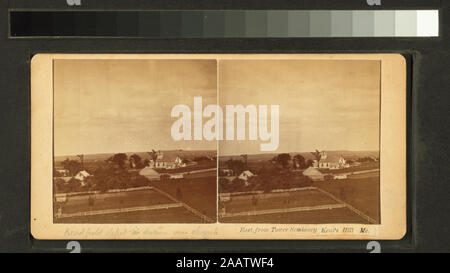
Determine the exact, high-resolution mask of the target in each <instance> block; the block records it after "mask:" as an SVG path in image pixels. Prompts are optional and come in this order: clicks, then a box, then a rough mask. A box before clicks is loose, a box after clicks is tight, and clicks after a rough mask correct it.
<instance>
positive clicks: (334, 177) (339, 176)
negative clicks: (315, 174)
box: [333, 174, 347, 180]
mask: <svg viewBox="0 0 450 273" xmlns="http://www.w3.org/2000/svg"><path fill="white" fill-rule="evenodd" d="M333 179H337V180H341V179H347V175H346V174H336V175H334V176H333Z"/></svg>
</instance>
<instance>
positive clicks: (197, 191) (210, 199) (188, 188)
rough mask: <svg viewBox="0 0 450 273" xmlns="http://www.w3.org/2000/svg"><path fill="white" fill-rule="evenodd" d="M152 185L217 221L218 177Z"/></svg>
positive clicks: (152, 182) (155, 182)
mask: <svg viewBox="0 0 450 273" xmlns="http://www.w3.org/2000/svg"><path fill="white" fill-rule="evenodd" d="M150 185H151V186H153V187H155V188H158V189H160V190H162V191H163V192H165V193H167V194H169V195H171V196H172V197H174V198H176V199H177V200H179V201H180V202H183V203H185V204H187V205H188V206H190V207H192V208H194V209H195V210H198V211H199V212H200V213H202V214H204V215H206V216H207V217H209V218H211V219H213V220H214V221H215V220H216V196H217V192H216V176H215V173H214V176H207V177H205V176H203V177H200V178H193V179H189V178H184V179H172V180H169V181H151V182H150Z"/></svg>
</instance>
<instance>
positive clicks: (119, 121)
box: [49, 59, 217, 224]
mask: <svg viewBox="0 0 450 273" xmlns="http://www.w3.org/2000/svg"><path fill="white" fill-rule="evenodd" d="M216 87H217V62H216V60H215V59H212V60H211V59H205V60H189V59H181V60H171V59H167V60H165V59H156V60H148V59H141V60H132V59H118V60H114V59H55V60H53V96H54V100H53V222H54V223H99V224H101V223H215V222H216V215H217V213H216V212H217V201H216V196H217V188H216V180H217V175H216V174H217V153H216V151H217V147H216V146H217V142H215V141H207V140H197V141H188V140H186V138H184V139H176V138H175V139H174V134H173V132H171V130H173V127H176V126H175V124H174V122H175V123H176V118H175V117H176V116H177V109H176V107H174V106H175V105H179V108H181V110H183V109H184V108H189V109H195V105H194V104H195V99H194V98H195V97H198V96H201V98H202V102H203V103H204V104H215V103H216V101H217V92H216ZM183 107H184V108H183ZM193 112H195V110H194V111H193ZM192 115H193V116H194V115H195V113H192ZM171 128H172V129H171ZM194 137H195V136H194ZM49 182H50V181H49Z"/></svg>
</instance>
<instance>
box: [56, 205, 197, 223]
mask: <svg viewBox="0 0 450 273" xmlns="http://www.w3.org/2000/svg"><path fill="white" fill-rule="evenodd" d="M55 223H90V224H104V223H116V224H118V223H205V221H204V220H203V219H202V218H200V217H197V216H196V215H194V214H192V213H191V212H189V211H188V210H187V209H185V208H183V207H177V208H168V209H160V210H150V211H136V212H125V213H116V214H101V215H89V216H77V217H70V218H63V219H56V220H55Z"/></svg>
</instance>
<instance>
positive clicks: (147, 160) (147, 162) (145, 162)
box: [142, 158, 150, 167]
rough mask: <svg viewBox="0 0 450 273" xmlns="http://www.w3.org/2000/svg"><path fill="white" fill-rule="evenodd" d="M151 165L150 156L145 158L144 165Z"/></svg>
mask: <svg viewBox="0 0 450 273" xmlns="http://www.w3.org/2000/svg"><path fill="white" fill-rule="evenodd" d="M149 165H150V160H149V159H148V158H146V159H144V163H143V166H142V167H147V166H149Z"/></svg>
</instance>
